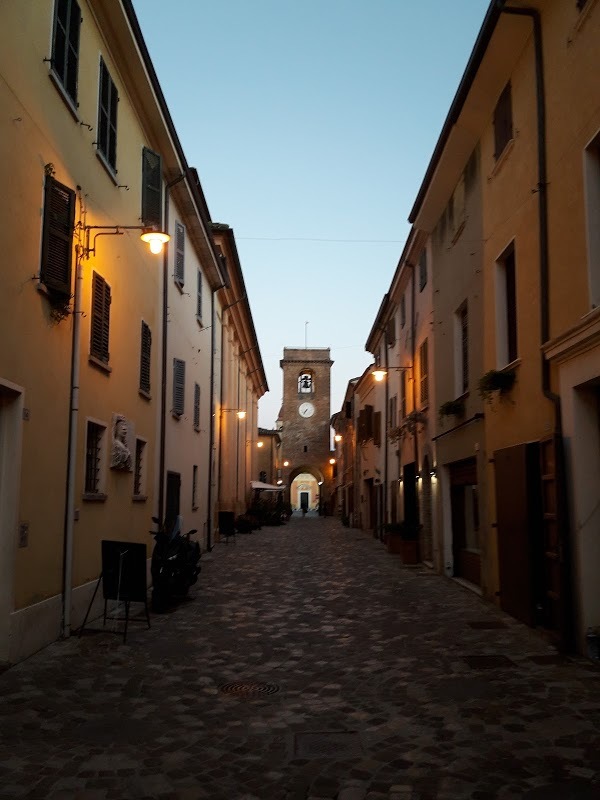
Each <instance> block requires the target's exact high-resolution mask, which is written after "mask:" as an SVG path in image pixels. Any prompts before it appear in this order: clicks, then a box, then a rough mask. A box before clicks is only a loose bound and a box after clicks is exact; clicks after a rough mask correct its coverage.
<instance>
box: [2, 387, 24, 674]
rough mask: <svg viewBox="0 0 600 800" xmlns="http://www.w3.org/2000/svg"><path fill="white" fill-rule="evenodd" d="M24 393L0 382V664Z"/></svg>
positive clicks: (6, 636) (6, 637)
mask: <svg viewBox="0 0 600 800" xmlns="http://www.w3.org/2000/svg"><path fill="white" fill-rule="evenodd" d="M22 419H23V395H22V392H21V390H20V389H19V388H18V387H16V386H12V385H8V384H4V383H1V382H0V664H1V663H3V662H7V661H8V656H9V641H10V614H11V612H12V610H13V584H14V561H15V546H16V537H17V525H18V508H19V482H20V476H21V435H22V425H23V422H22Z"/></svg>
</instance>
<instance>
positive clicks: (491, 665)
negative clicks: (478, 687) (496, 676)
mask: <svg viewBox="0 0 600 800" xmlns="http://www.w3.org/2000/svg"><path fill="white" fill-rule="evenodd" d="M465 661H466V662H467V664H468V665H469V666H470V667H471V669H496V668H497V667H514V666H515V663H514V661H511V660H510V658H507V657H506V656H466V657H465Z"/></svg>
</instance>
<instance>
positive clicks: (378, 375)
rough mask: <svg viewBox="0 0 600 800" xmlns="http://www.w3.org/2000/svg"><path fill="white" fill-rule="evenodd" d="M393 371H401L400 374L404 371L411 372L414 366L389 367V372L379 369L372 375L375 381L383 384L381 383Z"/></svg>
mask: <svg viewBox="0 0 600 800" xmlns="http://www.w3.org/2000/svg"><path fill="white" fill-rule="evenodd" d="M391 369H396V370H399V371H400V372H402V371H403V370H411V369H412V365H411V366H410V367H388V368H387V370H385V369H382V368H381V367H377V368H376V369H374V370H373V372H372V373H371V375H372V376H373V377H374V378H375V380H376V381H377V382H378V383H381V381H382V380H383V379H384V378H385V376H386V375H387V374H388V372H389V370H391Z"/></svg>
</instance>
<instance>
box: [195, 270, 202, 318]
mask: <svg viewBox="0 0 600 800" xmlns="http://www.w3.org/2000/svg"><path fill="white" fill-rule="evenodd" d="M196 316H197V317H198V320H199V321H200V322H202V273H201V272H200V270H198V294H197V297H196Z"/></svg>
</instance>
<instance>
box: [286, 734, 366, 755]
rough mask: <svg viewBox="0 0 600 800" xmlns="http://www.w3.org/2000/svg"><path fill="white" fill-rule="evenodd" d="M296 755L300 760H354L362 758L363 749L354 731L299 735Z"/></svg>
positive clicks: (296, 743) (295, 738)
mask: <svg viewBox="0 0 600 800" xmlns="http://www.w3.org/2000/svg"><path fill="white" fill-rule="evenodd" d="M294 755H295V756H297V757H298V758H335V759H340V758H354V757H359V756H362V755H363V749H362V745H361V743H360V738H359V736H358V733H355V732H354V731H322V732H319V733H297V734H296V735H295V737H294Z"/></svg>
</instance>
